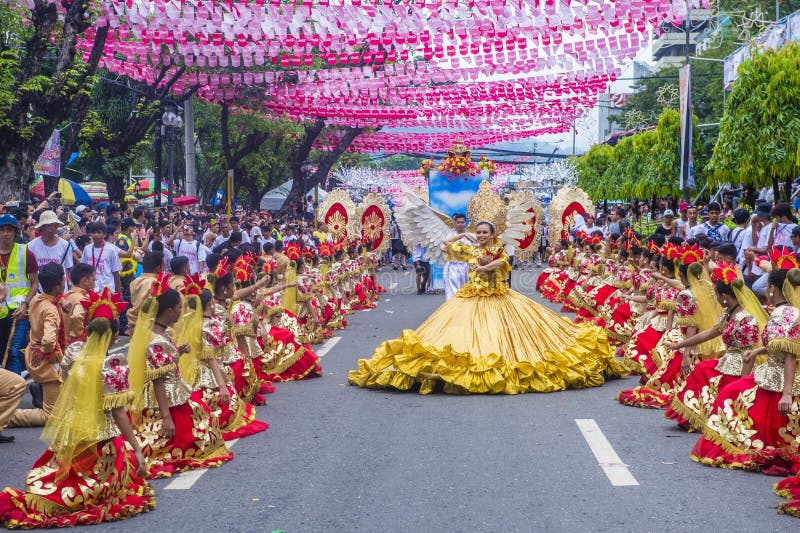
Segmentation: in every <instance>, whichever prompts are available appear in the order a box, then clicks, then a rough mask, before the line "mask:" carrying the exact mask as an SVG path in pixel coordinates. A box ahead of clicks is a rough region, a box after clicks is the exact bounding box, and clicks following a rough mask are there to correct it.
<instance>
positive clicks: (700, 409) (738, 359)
mask: <svg viewBox="0 0 800 533" xmlns="http://www.w3.org/2000/svg"><path fill="white" fill-rule="evenodd" d="M714 327H715V328H716V329H717V330H718V331H720V332H721V335H722V342H723V344H724V345H725V353H724V354H723V355H722V357H720V358H719V359H708V360H706V361H701V362H699V363H697V364H696V365H695V367H694V369H693V370H692V372H691V373H690V374H689V375H688V376H686V380H685V381H684V383H683V386H682V387H679V388H678V390H677V391H676V392H675V396H673V398H672V406H671V409H668V410H667V413H666V416H667V417H668V418H671V419H673V420H676V421H677V422H678V423H679V424H681V425H688V426H690V427H691V428H692V429H695V430H700V429H702V428H703V427H704V426H705V423H706V420H707V419H708V416H709V415H710V414H711V411H712V405H713V403H714V400H715V399H716V397H717V394H718V393H719V391H720V390H722V388H723V387H725V386H726V385H729V384H730V383H732V382H734V381H736V380H737V379H739V378H740V377H741V376H742V368H743V366H744V359H743V357H742V354H743V353H744V352H745V351H747V350H750V349H752V348H755V347H757V346H758V345H759V343H760V339H759V329H758V322H757V321H756V319H755V317H753V315H751V314H750V313H748V312H747V311H745V310H744V309H743V308H742V307H741V306H740V307H737V308H735V309H733V310H732V312H730V311H729V312H726V313H724V314H723V315H722V316H721V317H720V318H719V320H718V321H717V323H716V325H715V326H714Z"/></svg>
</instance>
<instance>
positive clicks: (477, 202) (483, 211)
mask: <svg viewBox="0 0 800 533" xmlns="http://www.w3.org/2000/svg"><path fill="white" fill-rule="evenodd" d="M507 212H508V208H507V207H506V204H505V202H503V199H502V198H500V197H499V196H498V195H496V194H495V193H493V192H492V188H491V186H490V185H489V182H488V181H486V180H483V181H482V182H481V184H480V187H478V192H477V194H475V196H473V197H472V198H471V199H470V201H469V205H468V206H467V217H468V218H469V221H470V226H471V228H472V230H473V231H474V230H475V224H477V223H478V222H480V221H482V220H485V221H487V222H491V223H492V225H493V226H494V229H495V235H500V234H501V233H503V232H504V231H505V230H506V213H507Z"/></svg>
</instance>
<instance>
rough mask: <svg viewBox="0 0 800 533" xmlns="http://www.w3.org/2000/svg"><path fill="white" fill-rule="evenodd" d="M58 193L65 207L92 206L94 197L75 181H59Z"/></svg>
mask: <svg viewBox="0 0 800 533" xmlns="http://www.w3.org/2000/svg"><path fill="white" fill-rule="evenodd" d="M58 192H60V193H61V203H62V204H64V205H89V206H90V205H92V197H91V196H89V194H88V193H87V192H86V191H85V190H84V189H83V187H81V186H80V185H78V184H77V183H75V182H74V181H70V180H65V179H64V178H61V179H59V180H58Z"/></svg>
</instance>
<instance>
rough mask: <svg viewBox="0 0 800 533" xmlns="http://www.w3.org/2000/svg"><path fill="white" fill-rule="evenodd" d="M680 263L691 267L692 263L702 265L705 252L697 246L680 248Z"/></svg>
mask: <svg viewBox="0 0 800 533" xmlns="http://www.w3.org/2000/svg"><path fill="white" fill-rule="evenodd" d="M678 261H679V262H680V264H682V265H691V264H692V263H701V262H702V261H703V250H701V249H700V247H699V246H698V245H697V243H695V244H692V245H688V244H686V245H683V246H681V247H680V248H678Z"/></svg>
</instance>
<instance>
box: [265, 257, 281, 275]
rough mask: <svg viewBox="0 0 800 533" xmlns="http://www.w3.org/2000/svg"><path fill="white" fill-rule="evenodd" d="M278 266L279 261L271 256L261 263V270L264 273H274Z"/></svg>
mask: <svg viewBox="0 0 800 533" xmlns="http://www.w3.org/2000/svg"><path fill="white" fill-rule="evenodd" d="M277 267H278V262H277V261H275V259H273V258H271V257H267V258H266V259H265V260H264V264H263V265H261V272H263V273H264V274H272V273H273V272H275V269H276V268H277Z"/></svg>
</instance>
